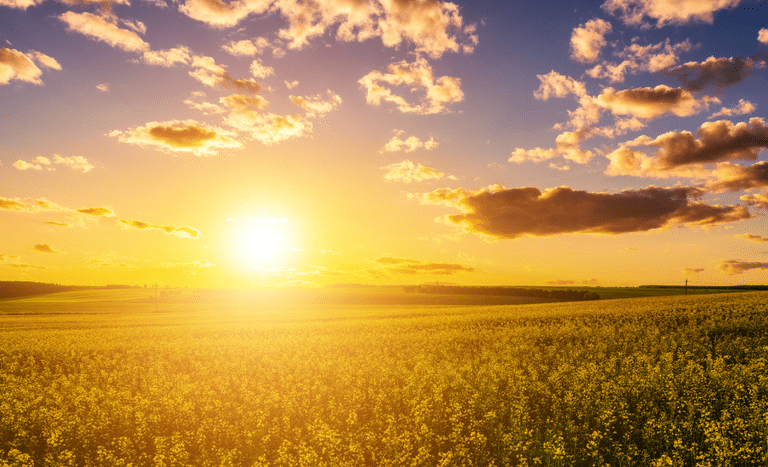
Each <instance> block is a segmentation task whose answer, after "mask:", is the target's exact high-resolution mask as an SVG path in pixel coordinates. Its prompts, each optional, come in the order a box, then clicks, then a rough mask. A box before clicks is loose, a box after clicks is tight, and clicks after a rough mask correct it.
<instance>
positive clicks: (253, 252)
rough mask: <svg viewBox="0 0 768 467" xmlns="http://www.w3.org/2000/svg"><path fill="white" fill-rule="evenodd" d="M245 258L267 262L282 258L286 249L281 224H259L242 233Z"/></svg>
mask: <svg viewBox="0 0 768 467" xmlns="http://www.w3.org/2000/svg"><path fill="white" fill-rule="evenodd" d="M241 241H242V251H243V252H244V258H243V259H244V260H246V261H255V262H257V263H260V264H261V263H266V262H270V261H273V260H278V259H280V257H281V255H282V254H283V252H284V251H285V247H286V246H285V236H284V233H283V232H282V231H281V229H280V228H279V226H276V225H257V226H252V227H250V228H248V229H246V230H245V231H244V232H243V234H242V240H241Z"/></svg>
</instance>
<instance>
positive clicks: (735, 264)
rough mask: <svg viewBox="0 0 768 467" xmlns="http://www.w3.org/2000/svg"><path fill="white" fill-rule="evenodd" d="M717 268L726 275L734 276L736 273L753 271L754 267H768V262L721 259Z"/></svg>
mask: <svg viewBox="0 0 768 467" xmlns="http://www.w3.org/2000/svg"><path fill="white" fill-rule="evenodd" d="M717 269H719V270H720V272H721V273H723V274H725V275H728V276H733V275H736V274H743V273H745V272H748V271H751V270H752V269H768V263H764V262H757V261H754V262H749V261H741V260H737V259H728V260H721V261H720V264H719V265H718V266H717Z"/></svg>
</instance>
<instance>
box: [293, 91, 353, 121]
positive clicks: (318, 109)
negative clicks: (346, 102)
mask: <svg viewBox="0 0 768 467" xmlns="http://www.w3.org/2000/svg"><path fill="white" fill-rule="evenodd" d="M326 94H327V95H328V100H327V101H326V100H323V95H322V94H318V95H317V96H312V97H306V96H305V97H301V96H288V98H289V99H290V100H291V102H292V103H293V105H295V106H297V107H301V108H302V109H304V111H305V112H306V114H307V117H317V116H320V115H325V114H327V113H328V112H330V111H331V110H334V109H335V108H336V107H338V106H339V105H341V97H340V96H339V95H338V94H334V93H333V92H331V90H330V89H328V90H327V91H326Z"/></svg>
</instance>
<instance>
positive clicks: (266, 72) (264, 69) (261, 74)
mask: <svg viewBox="0 0 768 467" xmlns="http://www.w3.org/2000/svg"><path fill="white" fill-rule="evenodd" d="M249 70H250V71H251V74H252V75H253V76H254V78H266V77H267V76H270V75H274V74H275V69H274V68H272V67H271V66H265V65H264V64H263V63H261V60H259V59H258V58H257V59H256V60H254V61H252V62H251V66H250V67H249Z"/></svg>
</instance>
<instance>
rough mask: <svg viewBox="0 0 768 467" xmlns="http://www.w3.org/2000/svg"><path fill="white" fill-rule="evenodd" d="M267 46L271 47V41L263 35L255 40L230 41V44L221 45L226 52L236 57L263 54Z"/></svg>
mask: <svg viewBox="0 0 768 467" xmlns="http://www.w3.org/2000/svg"><path fill="white" fill-rule="evenodd" d="M267 47H269V41H268V40H267V39H265V38H263V37H257V38H256V39H253V40H249V39H245V40H242V41H230V42H229V44H225V45H223V46H221V48H222V49H223V50H224V51H225V52H227V53H229V54H230V55H234V56H236V57H253V56H256V55H261V54H262V53H263V52H264V49H265V48H267Z"/></svg>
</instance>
